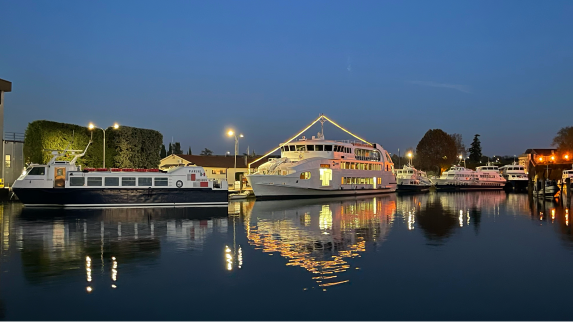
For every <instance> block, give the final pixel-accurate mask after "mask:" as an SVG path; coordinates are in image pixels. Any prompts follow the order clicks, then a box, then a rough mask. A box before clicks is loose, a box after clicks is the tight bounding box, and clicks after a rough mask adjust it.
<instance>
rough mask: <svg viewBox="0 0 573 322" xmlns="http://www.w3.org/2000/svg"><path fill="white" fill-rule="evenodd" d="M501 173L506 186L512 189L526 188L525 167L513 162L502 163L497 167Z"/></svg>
mask: <svg viewBox="0 0 573 322" xmlns="http://www.w3.org/2000/svg"><path fill="white" fill-rule="evenodd" d="M499 171H500V173H501V175H502V176H503V177H504V178H505V180H507V185H506V187H507V188H511V189H513V190H516V191H519V190H526V189H527V185H528V183H529V178H528V177H527V173H526V172H525V167H524V166H522V165H518V164H517V163H515V162H513V164H511V165H504V166H503V167H501V168H499Z"/></svg>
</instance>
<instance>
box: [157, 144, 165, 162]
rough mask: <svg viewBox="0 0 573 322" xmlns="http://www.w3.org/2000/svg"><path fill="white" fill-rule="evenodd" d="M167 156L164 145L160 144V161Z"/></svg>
mask: <svg viewBox="0 0 573 322" xmlns="http://www.w3.org/2000/svg"><path fill="white" fill-rule="evenodd" d="M166 156H167V151H165V144H161V152H159V157H161V158H162V159H163V158H165V157H166Z"/></svg>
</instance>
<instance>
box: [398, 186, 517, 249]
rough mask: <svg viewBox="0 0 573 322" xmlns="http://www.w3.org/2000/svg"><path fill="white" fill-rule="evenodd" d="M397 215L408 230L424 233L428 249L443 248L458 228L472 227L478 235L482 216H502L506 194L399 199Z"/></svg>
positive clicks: (426, 196) (432, 194) (483, 193)
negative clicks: (501, 208)
mask: <svg viewBox="0 0 573 322" xmlns="http://www.w3.org/2000/svg"><path fill="white" fill-rule="evenodd" d="M397 198H398V199H397V214H398V216H399V217H401V218H402V221H403V222H404V223H406V225H407V228H408V230H414V229H416V227H418V228H419V229H421V230H422V232H423V234H424V236H425V237H426V239H427V244H428V245H434V246H440V245H443V244H444V243H445V242H446V241H447V240H448V238H449V237H450V236H451V235H452V234H454V232H455V230H456V229H457V228H463V227H469V226H472V227H473V229H474V230H475V233H476V234H477V233H478V232H479V229H480V224H481V216H482V212H486V213H488V214H491V215H493V216H496V215H499V211H500V205H501V204H503V202H504V201H505V200H506V193H505V192H503V191H481V192H463V193H460V192H439V193H435V192H434V193H426V194H414V195H399V196H398V197H397Z"/></svg>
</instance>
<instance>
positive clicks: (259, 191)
mask: <svg viewBox="0 0 573 322" xmlns="http://www.w3.org/2000/svg"><path fill="white" fill-rule="evenodd" d="M253 191H254V192H255V197H256V198H257V200H276V199H298V198H321V197H332V196H358V195H368V194H381V193H388V192H394V191H396V188H394V187H391V188H379V189H340V190H326V189H312V188H298V187H290V186H286V185H271V184H268V185H267V184H255V185H253Z"/></svg>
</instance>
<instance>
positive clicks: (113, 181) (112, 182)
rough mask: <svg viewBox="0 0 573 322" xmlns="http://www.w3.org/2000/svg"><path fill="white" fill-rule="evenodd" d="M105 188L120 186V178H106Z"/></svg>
mask: <svg viewBox="0 0 573 322" xmlns="http://www.w3.org/2000/svg"><path fill="white" fill-rule="evenodd" d="M105 186H106V187H117V186H119V178H118V177H106V178H105Z"/></svg>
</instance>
